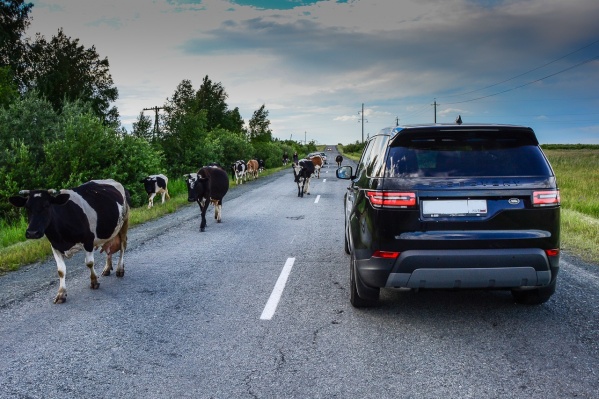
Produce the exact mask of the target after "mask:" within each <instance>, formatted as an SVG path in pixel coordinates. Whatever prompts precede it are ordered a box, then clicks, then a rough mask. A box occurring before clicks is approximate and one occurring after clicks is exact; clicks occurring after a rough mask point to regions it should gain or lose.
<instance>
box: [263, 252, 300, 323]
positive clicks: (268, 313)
mask: <svg viewBox="0 0 599 399" xmlns="http://www.w3.org/2000/svg"><path fill="white" fill-rule="evenodd" d="M294 262H295V258H287V262H285V266H283V270H281V274H280V275H279V278H278V280H277V282H276V284H275V288H273V290H272V293H271V294H270V298H268V302H266V306H264V310H263V311H262V315H261V316H260V320H270V319H272V317H273V316H274V314H275V310H277V305H278V304H279V300H280V299H281V295H283V290H284V289H285V284H287V279H288V278H289V274H290V273H291V268H292V267H293V263H294Z"/></svg>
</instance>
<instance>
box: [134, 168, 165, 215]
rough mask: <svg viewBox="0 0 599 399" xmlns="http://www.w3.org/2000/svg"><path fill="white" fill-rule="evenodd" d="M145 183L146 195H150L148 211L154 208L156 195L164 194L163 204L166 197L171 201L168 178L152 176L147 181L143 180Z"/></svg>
mask: <svg viewBox="0 0 599 399" xmlns="http://www.w3.org/2000/svg"><path fill="white" fill-rule="evenodd" d="M140 183H143V185H144V188H145V189H146V193H148V196H149V199H148V209H150V208H151V207H153V206H154V197H155V196H156V194H162V203H163V204H164V197H166V198H167V199H170V198H171V197H170V195H168V187H167V185H168V178H167V177H166V176H165V175H150V176H148V177H146V178H145V179H143V180H141V181H140Z"/></svg>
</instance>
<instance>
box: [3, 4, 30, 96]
mask: <svg viewBox="0 0 599 399" xmlns="http://www.w3.org/2000/svg"><path fill="white" fill-rule="evenodd" d="M31 7H33V4H32V3H25V2H24V1H23V0H0V67H5V66H8V67H10V68H11V69H12V71H13V73H14V74H15V75H14V77H15V78H17V81H18V82H20V80H19V79H18V78H19V77H20V75H21V73H22V72H23V63H22V57H23V54H24V53H25V43H24V42H23V40H22V39H21V38H22V36H23V34H24V33H25V31H26V30H27V27H29V23H30V21H29V19H30V17H29V12H30V11H31ZM17 85H18V86H20V84H19V83H17Z"/></svg>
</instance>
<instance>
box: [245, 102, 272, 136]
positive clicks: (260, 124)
mask: <svg viewBox="0 0 599 399" xmlns="http://www.w3.org/2000/svg"><path fill="white" fill-rule="evenodd" d="M269 126H270V121H269V120H268V110H266V109H265V105H264V104H262V106H261V107H260V108H259V109H257V110H256V111H254V114H253V115H252V119H250V122H249V131H248V134H249V136H250V140H251V141H252V142H255V141H260V142H269V141H272V132H271V130H270V127H269Z"/></svg>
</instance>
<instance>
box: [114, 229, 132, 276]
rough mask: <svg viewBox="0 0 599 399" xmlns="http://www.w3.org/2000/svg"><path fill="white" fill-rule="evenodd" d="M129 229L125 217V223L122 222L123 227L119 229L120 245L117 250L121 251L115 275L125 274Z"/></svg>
mask: <svg viewBox="0 0 599 399" xmlns="http://www.w3.org/2000/svg"><path fill="white" fill-rule="evenodd" d="M128 229H129V219H128V218H126V219H125V223H123V227H121V230H120V231H119V241H120V247H119V250H120V251H121V253H120V254H119V261H118V263H117V264H116V273H115V274H116V276H117V277H124V276H125V249H127V230H128Z"/></svg>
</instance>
